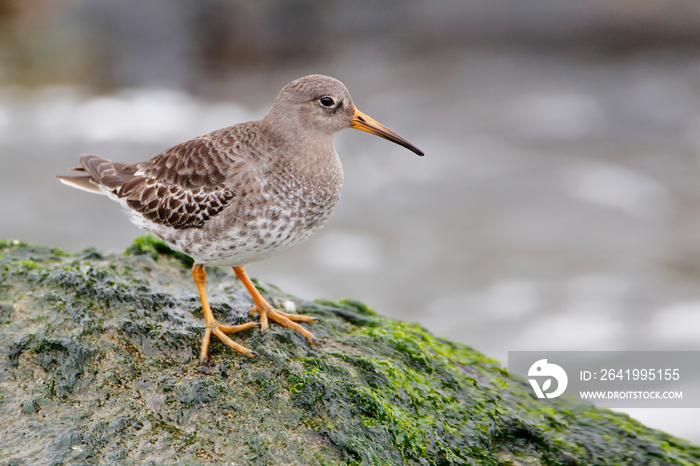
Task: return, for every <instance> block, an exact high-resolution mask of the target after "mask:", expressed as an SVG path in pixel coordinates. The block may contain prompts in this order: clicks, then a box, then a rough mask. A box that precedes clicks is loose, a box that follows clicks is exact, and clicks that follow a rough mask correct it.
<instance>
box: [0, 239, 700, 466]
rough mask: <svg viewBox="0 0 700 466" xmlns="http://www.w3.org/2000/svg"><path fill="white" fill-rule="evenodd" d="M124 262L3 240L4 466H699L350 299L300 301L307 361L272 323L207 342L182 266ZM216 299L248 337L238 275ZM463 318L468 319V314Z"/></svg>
mask: <svg viewBox="0 0 700 466" xmlns="http://www.w3.org/2000/svg"><path fill="white" fill-rule="evenodd" d="M129 251H130V253H128V254H123V255H122V254H102V253H100V252H98V251H96V250H94V249H91V250H86V251H85V252H84V253H83V254H82V255H72V254H67V253H65V252H63V251H61V250H59V249H55V248H53V249H52V248H47V247H41V246H34V245H28V244H25V243H21V242H18V241H0V277H1V281H0V348H2V351H3V361H4V365H3V368H2V371H0V416H1V418H0V419H1V420H2V422H1V423H0V463H2V464H27V465H28V464H95V463H103V464H114V463H127V464H219V463H221V464H224V463H225V464H240V465H243V464H304V465H307V464H312V465H313V464H326V465H332V464H425V465H432V464H445V465H448V464H475V465H480V464H485V465H491V464H493V465H496V464H506V465H507V464H512V465H559V464H562V465H590V464H595V465H606V464H609V465H620V464H629V465H671V464H677V465H697V464H700V448H698V447H695V446H692V445H690V444H688V443H687V442H685V441H683V440H679V439H677V438H674V437H672V436H670V435H667V434H665V433H662V432H658V431H655V430H652V429H649V428H647V427H645V426H644V425H642V424H640V423H638V422H636V421H634V420H633V419H630V418H629V417H628V416H626V415H624V414H619V413H614V412H612V411H608V410H602V409H595V408H593V407H592V406H591V405H589V404H584V403H581V402H576V401H574V400H567V399H561V400H558V401H555V402H554V403H552V402H551V401H550V402H548V404H545V403H542V402H540V401H539V400H537V399H536V398H535V397H534V396H533V395H532V393H531V390H530V387H529V385H528V384H527V382H525V381H524V380H522V379H520V378H517V377H514V376H510V375H509V374H508V373H507V371H506V370H504V369H503V368H502V367H500V366H499V364H498V363H497V362H496V361H494V360H491V359H488V358H486V357H485V356H484V355H482V354H480V353H478V352H477V351H474V350H472V349H470V348H468V347H466V346H463V345H459V344H457V343H453V342H451V341H448V340H445V339H441V338H438V337H435V336H434V335H432V334H430V333H429V332H427V331H426V330H425V329H423V328H421V327H420V326H418V325H415V324H410V323H405V322H400V321H396V320H391V319H387V318H384V317H382V316H380V315H378V314H376V313H375V312H374V311H372V310H370V309H368V308H367V307H366V306H364V305H363V304H360V303H358V302H354V301H343V302H340V303H331V302H326V301H315V302H310V301H305V300H302V299H299V298H296V297H293V296H289V295H286V294H285V293H283V292H282V291H280V290H279V289H276V288H274V287H272V286H270V285H267V284H262V283H258V286H260V288H261V290H262V291H263V293H264V294H265V295H266V296H268V297H269V298H271V300H272V301H273V302H274V303H276V304H277V305H280V306H287V307H290V306H291V307H295V308H296V309H297V312H301V313H304V314H309V315H313V316H316V317H318V318H320V319H321V321H320V322H319V323H317V324H314V325H313V326H312V327H313V328H312V329H313V332H314V333H315V334H316V335H317V336H318V337H320V338H322V340H323V345H322V346H320V347H311V346H309V344H308V343H307V341H306V339H304V338H303V337H302V336H300V335H298V334H296V333H294V332H292V331H290V330H288V329H286V328H282V327H280V326H277V325H275V324H272V325H271V327H270V330H269V332H268V333H267V335H264V336H262V335H261V334H260V332H259V331H258V330H257V329H250V330H246V331H244V332H240V333H236V334H233V335H232V336H233V338H234V339H236V340H237V341H239V342H241V343H242V344H244V345H246V346H248V347H249V348H251V349H253V350H254V351H257V352H258V353H259V354H260V356H258V357H256V358H246V357H243V356H241V355H239V354H237V353H234V352H233V351H231V350H229V349H228V348H227V347H225V346H223V345H222V344H221V343H220V342H218V341H217V340H212V345H211V349H210V356H211V362H210V363H209V364H208V365H206V366H201V365H200V364H199V362H198V352H199V345H200V339H201V337H202V333H203V327H204V324H203V319H202V317H201V309H200V304H199V299H198V296H197V294H196V291H195V288H194V284H193V283H192V281H191V275H190V271H189V269H188V268H186V267H185V266H184V265H183V262H186V261H183V258H182V257H181V256H177V255H174V254H172V253H171V252H170V251H169V250H168V249H167V247H165V248H164V247H163V244H161V243H159V242H158V241H155V240H153V239H152V238H149V237H145V238H141V239H139V240H138V241H137V243H136V244H135V245H133V246H132V247H130V248H129ZM208 289H209V294H210V300H211V302H212V308H213V311H214V314H215V315H216V316H217V318H218V319H219V320H220V321H222V322H227V323H242V322H245V321H248V320H249V319H250V317H249V316H248V312H247V310H248V308H249V307H250V305H251V301H250V298H249V297H248V295H247V294H246V293H245V290H244V289H243V287H242V286H241V285H240V284H239V282H238V281H237V280H236V279H235V277H234V275H233V273H232V272H231V271H230V270H227V269H212V270H210V273H209V280H208ZM465 312H466V310H465Z"/></svg>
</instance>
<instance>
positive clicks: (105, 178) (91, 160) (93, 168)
mask: <svg viewBox="0 0 700 466" xmlns="http://www.w3.org/2000/svg"><path fill="white" fill-rule="evenodd" d="M80 165H81V166H80V167H77V168H72V169H71V170H74V171H79V172H84V173H86V175H84V176H58V177H57V178H58V179H59V181H60V182H61V183H63V184H65V185H67V186H70V187H72V188H77V189H82V190H83V191H87V192H90V193H97V194H107V193H106V192H105V188H106V190H107V191H111V190H113V189H115V188H118V187H119V186H121V185H122V184H124V183H125V182H127V181H129V180H130V179H131V178H133V176H134V174H135V173H136V171H137V168H136V166H135V165H130V164H125V163H118V162H111V161H109V160H107V159H105V158H102V157H98V156H96V155H81V156H80Z"/></svg>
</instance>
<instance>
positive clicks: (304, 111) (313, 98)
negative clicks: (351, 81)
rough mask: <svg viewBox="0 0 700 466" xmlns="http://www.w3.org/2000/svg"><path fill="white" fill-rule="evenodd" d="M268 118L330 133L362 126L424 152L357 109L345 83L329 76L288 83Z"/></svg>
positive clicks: (385, 137) (307, 77)
mask: <svg viewBox="0 0 700 466" xmlns="http://www.w3.org/2000/svg"><path fill="white" fill-rule="evenodd" d="M265 120H266V121H267V123H268V124H273V125H274V124H276V125H298V127H297V128H296V130H300V131H309V130H311V131H314V132H316V133H317V134H323V135H327V136H333V135H334V134H335V133H337V132H338V131H340V130H343V129H346V128H354V129H359V130H360V131H365V132H367V133H370V134H374V135H377V136H380V137H382V138H384V139H387V140H389V141H391V142H394V143H396V144H399V145H401V146H403V147H405V148H407V149H409V150H411V151H413V152H415V153H416V154H418V155H423V151H421V150H420V149H418V148H417V147H416V146H414V145H413V144H411V143H410V142H408V141H407V140H406V139H404V138H403V137H401V136H399V135H398V134H396V133H395V132H393V131H392V130H390V129H389V128H387V127H386V126H384V125H382V124H381V123H379V122H377V121H375V120H374V119H372V118H370V117H369V116H367V115H365V114H364V113H362V112H361V111H359V110H358V109H357V108H355V104H354V103H353V101H352V98H351V97H350V93H349V92H348V90H347V88H346V87H345V85H343V83H341V82H340V81H338V80H337V79H334V78H331V77H328V76H323V75H318V74H314V75H309V76H304V77H303V78H299V79H296V80H294V81H292V82H291V83H289V84H287V85H286V86H285V87H284V88H283V89H282V91H280V93H279V95H278V96H277V98H276V99H275V101H274V103H273V105H272V108H271V109H270V111H269V112H268V114H267V115H266V116H265ZM290 129H292V130H294V128H290Z"/></svg>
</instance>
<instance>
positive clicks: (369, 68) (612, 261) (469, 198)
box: [0, 0, 700, 443]
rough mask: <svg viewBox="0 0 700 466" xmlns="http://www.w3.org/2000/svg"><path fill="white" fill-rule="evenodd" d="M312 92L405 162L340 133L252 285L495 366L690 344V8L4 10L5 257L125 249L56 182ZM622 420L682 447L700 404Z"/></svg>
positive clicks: (693, 239)
mask: <svg viewBox="0 0 700 466" xmlns="http://www.w3.org/2000/svg"><path fill="white" fill-rule="evenodd" d="M311 73H322V74H328V75H331V76H334V77H336V78H338V79H340V80H341V81H343V82H344V83H345V84H346V85H347V87H348V88H349V89H350V92H351V93H352V95H353V98H354V100H355V103H356V104H357V106H358V107H359V108H360V109H361V110H362V111H363V112H365V113H367V114H369V115H370V116H372V117H374V118H375V119H377V120H379V121H381V122H382V123H384V124H386V125H387V126H389V127H391V128H392V129H394V130H395V131H397V132H399V133H400V134H402V135H403V136H405V137H407V138H408V139H409V140H410V141H412V142H413V143H415V144H416V145H417V146H419V147H420V148H421V149H423V150H424V151H425V153H426V156H425V157H423V158H419V157H417V156H415V155H414V154H412V153H410V152H408V151H406V150H405V149H403V148H401V147H399V146H396V145H393V144H391V143H389V142H387V141H384V140H381V139H379V138H375V137H371V136H369V135H367V134H363V133H360V132H358V131H345V132H343V133H341V134H339V135H338V136H337V137H336V145H337V149H338V152H339V153H340V154H341V158H342V159H343V164H344V168H345V189H344V193H343V198H342V200H341V202H340V205H339V207H338V209H337V211H336V213H335V215H334V217H333V218H332V219H331V221H330V222H329V224H328V226H327V227H326V228H325V229H324V230H323V231H322V232H321V233H320V234H318V235H316V236H315V237H314V238H313V239H312V240H310V241H309V242H308V243H306V244H304V245H303V246H301V247H298V248H297V249H295V250H292V251H290V252H287V253H285V254H283V255H282V256H279V257H276V258H273V259H270V260H268V261H266V262H263V263H260V264H254V265H251V266H250V267H249V268H248V271H249V273H250V274H251V275H252V276H254V277H259V278H260V279H262V280H265V281H269V282H272V283H275V284H276V285H278V286H280V287H282V288H283V289H284V290H285V291H287V292H290V293H293V294H296V295H299V296H303V297H305V298H310V299H313V298H317V297H320V298H327V299H333V300H336V299H341V298H345V297H351V298H354V299H358V300H361V301H364V302H366V303H367V304H368V305H370V306H371V307H373V308H375V309H377V310H378V311H379V312H380V313H383V314H385V315H388V316H391V317H395V318H398V319H403V320H408V321H416V322H420V323H421V324H422V325H424V326H425V327H427V328H429V329H430V330H431V331H433V332H434V333H436V334H438V335H440V336H444V337H447V338H450V339H453V340H456V341H459V342H462V343H465V344H467V345H470V346H472V347H474V348H476V349H478V350H481V351H483V352H485V353H487V354H488V355H491V356H493V357H495V358H497V359H499V360H500V361H502V362H503V363H504V364H505V363H506V362H507V352H508V351H512V350H695V351H697V350H700V339H699V338H698V337H699V336H700V3H698V2H697V0H666V1H663V2H639V1H635V0H592V1H588V2H561V1H559V0H531V1H529V2H520V1H517V0H511V1H505V0H504V1H501V2H493V1H490V0H473V1H469V2H465V1H463V0H453V1H442V2H421V1H418V0H413V1H398V0H396V1H385V0H382V1H377V0H373V1H369V0H361V1H355V2H316V1H304V0H296V1H290V0H277V1H269V2H252V1H238V2H234V1H224V0H199V1H198V2H189V1H184V0H150V1H148V2H143V1H141V0H122V1H119V2H113V1H108V0H0V214H1V215H0V237H3V238H18V239H21V240H24V241H29V242H36V243H42V244H47V245H55V246H60V247H63V248H65V249H67V250H69V251H74V252H77V251H80V250H82V249H84V248H85V247H87V246H95V247H97V248H99V249H106V250H117V251H121V250H123V249H124V248H125V247H126V246H127V245H128V244H129V243H130V242H131V240H132V239H133V238H134V237H135V236H136V235H138V234H139V233H140V232H139V230H137V229H136V227H134V226H132V225H131V224H130V223H129V222H128V220H127V217H126V216H125V215H124V214H122V213H121V211H120V209H119V207H118V205H117V204H116V203H112V202H110V201H108V200H107V199H106V198H103V197H99V196H90V195H88V194H86V193H82V192H79V191H75V190H71V189H68V188H66V187H64V186H62V185H60V184H59V183H58V182H57V181H56V180H55V178H54V175H56V174H61V173H63V174H65V173H67V171H66V169H67V168H69V167H73V166H75V165H76V163H77V156H78V154H80V153H95V154H99V155H101V156H105V157H107V158H110V159H114V160H119V161H125V162H138V161H142V160H146V159H149V158H151V157H153V156H155V155H157V154H158V153H160V152H161V151H163V150H164V149H166V148H168V147H170V146H172V145H174V144H176V143H179V142H181V141H183V140H185V139H188V138H190V137H194V136H197V135H199V134H202V133H205V132H208V131H211V130H214V129H217V128H220V127H223V126H228V125H231V124H235V123H238V122H241V121H245V120H250V119H257V118H260V117H262V116H263V115H264V114H265V112H266V111H267V109H268V108H269V106H270V104H271V102H272V100H273V98H274V97H275V95H276V94H277V92H279V90H280V89H281V88H282V87H283V86H284V85H285V84H286V83H287V82H289V81H291V80H292V79H295V78H297V77H300V76H303V75H306V74H311ZM192 293H193V294H195V290H194V287H193V288H192ZM698 389H700V388H698ZM628 411H629V412H630V413H631V414H632V415H633V416H634V417H636V418H638V419H640V420H642V421H643V422H645V423H647V424H649V425H651V426H654V427H657V428H661V429H663V430H666V431H668V432H670V433H673V434H675V435H679V436H681V437H684V438H687V439H689V440H691V441H693V442H694V443H700V424H698V423H697V422H696V418H697V416H698V415H699V414H700V410H692V409H683V410H680V409H678V410H673V409H654V410H628Z"/></svg>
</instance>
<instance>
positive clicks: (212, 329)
mask: <svg viewBox="0 0 700 466" xmlns="http://www.w3.org/2000/svg"><path fill="white" fill-rule="evenodd" d="M259 326H260V324H258V323H257V322H246V323H245V324H241V325H222V324H220V323H218V322H217V321H216V320H213V319H212V320H211V321H210V322H208V323H207V328H206V330H205V331H204V338H203V339H202V351H201V353H200V362H201V363H202V364H205V363H206V362H207V359H209V355H208V353H209V340H210V339H211V336H212V334H213V335H216V337H217V338H218V339H219V340H221V341H222V342H223V343H224V344H225V345H226V346H228V347H229V348H231V349H233V350H236V351H238V352H239V353H241V354H245V355H246V356H257V355H258V353H256V352H255V351H253V350H250V349H248V348H246V347H245V346H243V345H241V344H240V343H236V342H235V341H233V340H232V339H231V338H229V336H228V335H226V334H227V333H233V332H240V331H241V330H245V329H248V328H251V327H259Z"/></svg>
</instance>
